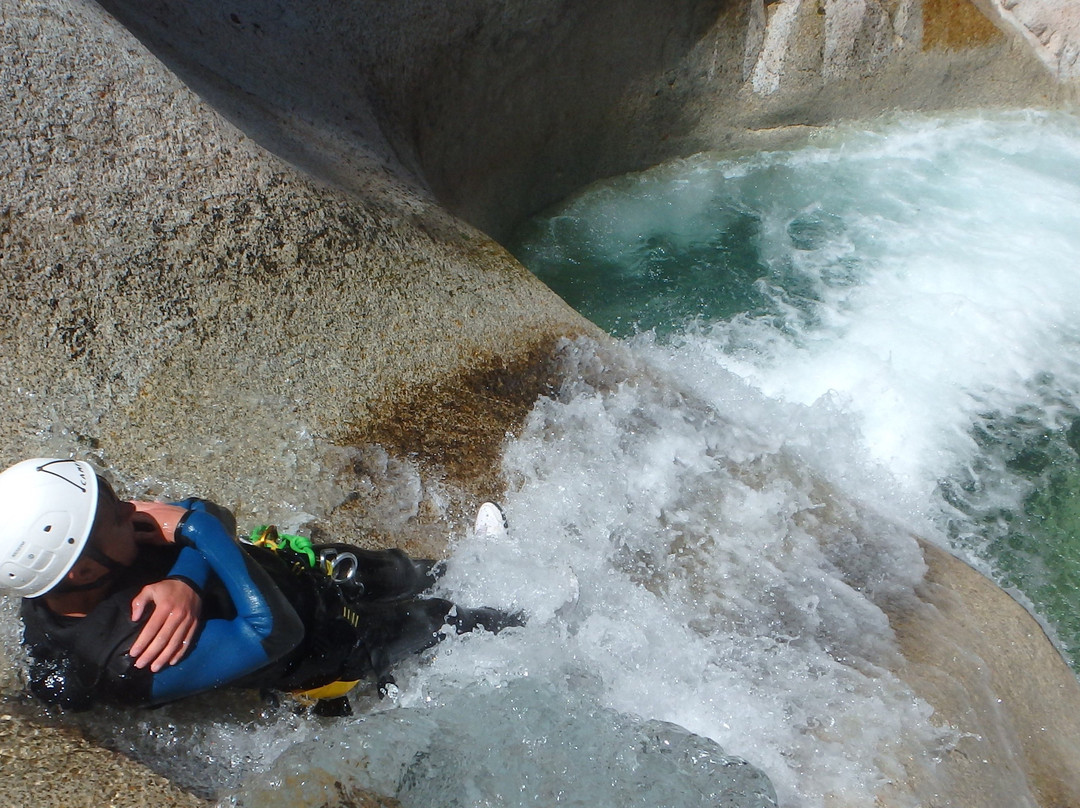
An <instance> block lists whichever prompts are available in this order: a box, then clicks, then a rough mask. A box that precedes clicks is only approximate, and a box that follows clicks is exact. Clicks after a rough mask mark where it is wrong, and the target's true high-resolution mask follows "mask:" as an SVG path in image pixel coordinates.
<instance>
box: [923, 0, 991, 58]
mask: <svg viewBox="0 0 1080 808" xmlns="http://www.w3.org/2000/svg"><path fill="white" fill-rule="evenodd" d="M1004 38H1005V35H1004V34H1003V33H1002V32H1001V31H1000V30H999V29H998V28H997V27H996V26H995V25H994V24H993V23H992V22H990V20H989V19H987V17H986V15H985V14H983V13H982V12H981V11H980V10H979V9H978V8H976V7H975V4H974V3H972V2H970V1H969V0H923V50H935V49H945V50H959V49H963V48H975V47H978V46H980V45H991V44H996V43H998V42H1000V41H1001V40H1003V39H1004Z"/></svg>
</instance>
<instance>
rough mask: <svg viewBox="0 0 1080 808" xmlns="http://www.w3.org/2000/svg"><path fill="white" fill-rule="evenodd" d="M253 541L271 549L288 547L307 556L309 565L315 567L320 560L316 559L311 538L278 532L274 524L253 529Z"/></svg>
mask: <svg viewBox="0 0 1080 808" xmlns="http://www.w3.org/2000/svg"><path fill="white" fill-rule="evenodd" d="M251 543H252V544H257V545H259V546H261V547H269V548H270V549H271V550H280V549H281V548H283V547H284V548H286V549H288V550H292V551H293V552H294V553H297V554H299V555H302V556H306V557H307V560H308V566H309V567H311V568H312V569H314V568H315V567H316V566H317V565H318V562H317V560H316V559H315V550H314V549H312V546H311V539H309V538H306V537H304V536H292V535H290V534H288V533H278V529H277V528H276V527H274V526H273V525H260V526H259V527H257V528H255V529H254V530H253V531H251Z"/></svg>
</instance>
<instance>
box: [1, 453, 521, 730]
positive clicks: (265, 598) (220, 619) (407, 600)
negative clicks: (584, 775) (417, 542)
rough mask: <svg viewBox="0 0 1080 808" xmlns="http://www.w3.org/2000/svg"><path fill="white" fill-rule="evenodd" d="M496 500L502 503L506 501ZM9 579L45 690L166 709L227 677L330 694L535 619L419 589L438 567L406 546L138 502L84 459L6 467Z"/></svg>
mask: <svg viewBox="0 0 1080 808" xmlns="http://www.w3.org/2000/svg"><path fill="white" fill-rule="evenodd" d="M492 507H493V506H492ZM0 515H2V519H0V589H2V590H6V591H8V592H11V593H14V594H19V595H22V596H23V598H24V599H23V603H22V619H23V623H24V627H25V631H24V636H23V641H24V643H25V644H26V646H27V648H28V651H29V654H30V656H31V667H30V687H31V690H32V692H34V694H35V695H37V696H38V697H39V698H41V699H43V700H45V701H46V702H49V703H52V704H57V705H59V706H61V707H63V708H66V709H85V708H87V707H89V706H90V705H91V704H93V703H94V702H95V701H98V700H104V701H109V702H115V703H121V704H127V705H135V706H156V705H160V704H164V703H166V702H170V701H174V700H176V699H180V698H184V697H186V696H190V695H193V694H196V693H200V692H203V691H206V690H210V689H214V688H219V687H226V686H231V687H251V688H260V689H273V690H282V691H291V692H301V691H302V692H309V693H312V694H313V696H315V697H316V698H318V697H320V696H321V695H326V694H328V693H329V694H332V696H333V698H334V699H335V700H336V702H337V709H338V710H340V711H341V712H347V711H348V710H347V701H346V702H345V704H344V706H343V705H341V704H340V702H341V701H342V697H341V691H342V687H341V686H340V685H339V683H344V685H345V689H347V687H348V685H349V684H351V683H354V682H355V681H357V680H360V679H363V678H375V679H376V680H377V681H378V682H379V684H380V688H385V687H386V686H388V685H389V684H391V683H392V681H393V679H392V677H391V675H390V670H391V668H392V667H393V665H395V664H396V663H398V662H400V661H401V660H402V659H404V658H405V657H407V656H409V655H410V654H413V653H416V652H419V651H422V650H424V649H425V648H429V647H431V646H432V645H434V644H435V643H437V642H438V641H439V640H440V639H442V638H443V631H444V627H445V626H447V625H449V626H452V627H453V629H454V630H455V631H457V633H462V632H465V631H471V630H473V629H475V628H478V627H482V628H485V629H487V630H489V631H499V630H501V629H503V628H505V627H507V626H511V625H521V620H520V618H519V617H518V616H516V615H508V614H506V613H503V612H499V611H497V610H494V609H486V608H479V609H466V608H463V607H460V606H455V605H454V604H453V603H451V602H450V601H447V600H443V599H440V598H430V597H429V598H425V597H421V596H420V593H421V592H423V591H424V590H425V589H427V588H429V587H430V586H431V585H432V584H433V583H434V581H435V575H434V564H433V562H430V561H414V560H412V559H410V558H408V556H406V555H405V554H404V553H402V552H401V551H399V550H383V551H371V550H361V549H359V548H354V547H350V546H348V545H340V544H338V545H322V546H315V547H314V548H312V551H311V552H310V553H308V555H312V556H313V555H314V553H315V552H318V553H319V554H320V555H322V556H324V557H326V556H335V555H336V556H340V557H348V558H349V563H350V569H349V574H348V575H347V576H334V575H331V574H328V573H327V571H326V569H325V567H324V566H323V565H322V564H321V563H315V564H312V563H311V561H312V560H314V559H307V558H305V557H304V553H302V552H299V551H297V550H293V549H287V548H286V549H277V550H273V549H268V548H267V547H259V546H254V545H250V544H242V543H238V542H237V541H236V540H235V539H234V534H235V521H234V520H233V518H232V515H231V514H230V513H229V512H228V511H226V510H224V509H222V508H219V507H218V506H215V505H213V504H212V503H209V502H206V501H205V500H199V499H188V500H184V501H183V502H179V503H175V504H166V503H159V502H125V501H122V500H121V499H119V497H117V496H116V494H115V493H114V492H113V490H112V488H111V487H110V486H109V484H108V483H107V482H106V481H105V480H104V479H102V478H101V477H99V476H98V475H97V474H96V473H95V472H94V470H93V468H92V467H91V466H90V465H89V464H87V463H85V462H81V461H76V460H63V459H45V458H38V459H33V460H27V461H23V462H22V463H18V464H16V465H15V466H12V467H11V468H10V469H8V470H6V471H4V472H3V473H2V474H0Z"/></svg>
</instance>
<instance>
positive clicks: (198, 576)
mask: <svg viewBox="0 0 1080 808" xmlns="http://www.w3.org/2000/svg"><path fill="white" fill-rule="evenodd" d="M165 577H166V578H175V579H176V580H178V581H183V582H184V583H186V584H188V586H190V587H191V588H192V589H194V590H195V591H196V592H198V593H199V594H202V591H203V590H204V589H205V588H206V582H207V581H208V580H209V579H210V562H209V561H207V560H206V556H204V555H203V554H202V553H200V552H199V551H198V550H196V549H195V548H194V547H184V548H181V550H180V554H179V555H178V556H177V557H176V563H175V564H173V565H172V569H170V570H169V574H168V575H166V576H165Z"/></svg>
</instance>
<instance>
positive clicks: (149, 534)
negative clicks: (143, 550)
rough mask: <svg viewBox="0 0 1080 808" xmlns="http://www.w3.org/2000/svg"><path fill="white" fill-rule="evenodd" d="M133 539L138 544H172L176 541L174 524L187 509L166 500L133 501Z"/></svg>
mask: <svg viewBox="0 0 1080 808" xmlns="http://www.w3.org/2000/svg"><path fill="white" fill-rule="evenodd" d="M131 504H132V505H134V506H135V515H134V517H133V518H132V521H133V522H134V523H135V541H136V542H138V543H139V544H172V543H173V542H174V541H176V525H177V524H178V523H179V522H180V520H181V519H183V518H184V514H185V513H187V511H186V510H185V509H184V508H181V507H180V506H179V505H170V504H169V503H167V502H133V503H131Z"/></svg>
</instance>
